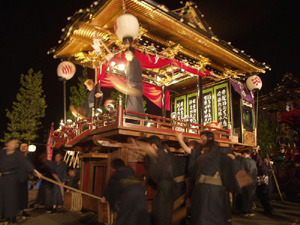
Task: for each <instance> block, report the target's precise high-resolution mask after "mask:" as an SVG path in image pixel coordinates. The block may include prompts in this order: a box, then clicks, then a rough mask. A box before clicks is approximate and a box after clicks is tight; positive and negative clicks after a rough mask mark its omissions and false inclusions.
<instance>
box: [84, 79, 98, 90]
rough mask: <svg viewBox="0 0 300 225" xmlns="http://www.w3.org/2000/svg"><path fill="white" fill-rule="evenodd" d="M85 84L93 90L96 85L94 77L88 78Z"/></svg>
mask: <svg viewBox="0 0 300 225" xmlns="http://www.w3.org/2000/svg"><path fill="white" fill-rule="evenodd" d="M84 85H85V86H86V88H87V89H88V90H89V91H91V90H93V88H94V86H95V83H94V81H93V80H92V79H87V80H86V81H85V82H84Z"/></svg>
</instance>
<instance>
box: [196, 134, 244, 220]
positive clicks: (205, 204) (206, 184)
mask: <svg viewBox="0 0 300 225" xmlns="http://www.w3.org/2000/svg"><path fill="white" fill-rule="evenodd" d="M200 139H201V145H202V151H203V154H202V155H200V156H199V157H198V158H197V159H196V161H195V164H194V168H193V171H192V174H191V183H192V185H193V188H192V189H193V192H192V197H191V224H192V225H225V224H226V225H227V224H230V218H229V214H228V207H229V205H228V194H227V193H226V189H228V190H230V189H231V190H230V191H236V190H237V191H238V190H239V185H238V182H237V180H236V179H235V170H234V166H233V165H232V164H233V161H234V160H233V159H232V157H228V152H226V151H222V150H221V149H220V147H219V146H217V145H216V144H215V142H214V134H213V133H212V132H210V131H202V132H201V136H200Z"/></svg>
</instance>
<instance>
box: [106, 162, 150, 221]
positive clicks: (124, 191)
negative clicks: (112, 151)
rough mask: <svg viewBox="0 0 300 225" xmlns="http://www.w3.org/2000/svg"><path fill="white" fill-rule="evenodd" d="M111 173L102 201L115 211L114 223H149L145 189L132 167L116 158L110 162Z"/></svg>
mask: <svg viewBox="0 0 300 225" xmlns="http://www.w3.org/2000/svg"><path fill="white" fill-rule="evenodd" d="M111 166H112V170H113V175H112V176H111V178H110V180H109V182H108V184H107V189H106V190H105V192H104V197H103V200H102V202H105V201H108V202H109V205H110V207H111V209H112V210H113V211H114V212H116V213H117V219H116V223H115V224H116V225H123V224H130V225H140V224H143V225H150V217H149V215H148V212H147V203H146V197H145V191H144V188H143V186H142V184H141V182H140V181H139V180H138V179H137V178H136V176H135V173H134V171H133V169H132V168H131V167H129V166H125V163H124V162H123V161H122V160H121V159H119V158H117V159H114V160H113V161H112V163H111Z"/></svg>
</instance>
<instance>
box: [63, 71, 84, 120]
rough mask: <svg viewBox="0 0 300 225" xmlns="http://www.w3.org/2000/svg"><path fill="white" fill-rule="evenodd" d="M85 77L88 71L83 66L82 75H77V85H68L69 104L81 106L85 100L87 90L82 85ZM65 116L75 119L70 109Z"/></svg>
mask: <svg viewBox="0 0 300 225" xmlns="http://www.w3.org/2000/svg"><path fill="white" fill-rule="evenodd" d="M86 79H88V71H87V68H86V67H85V68H83V70H82V76H78V83H77V86H72V87H70V97H69V100H70V105H72V106H74V107H75V108H77V107H81V106H82V105H83V104H84V103H85V102H86V100H87V97H88V93H89V92H88V90H87V88H86V86H85V85H84V82H85V81H86ZM67 118H73V119H75V118H74V116H73V115H72V113H71V112H70V110H69V111H68V113H67Z"/></svg>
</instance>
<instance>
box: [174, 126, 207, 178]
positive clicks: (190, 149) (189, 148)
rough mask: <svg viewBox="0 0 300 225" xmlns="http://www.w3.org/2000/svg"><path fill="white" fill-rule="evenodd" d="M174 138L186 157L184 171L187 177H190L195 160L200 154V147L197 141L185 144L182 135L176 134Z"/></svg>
mask: <svg viewBox="0 0 300 225" xmlns="http://www.w3.org/2000/svg"><path fill="white" fill-rule="evenodd" d="M176 137H177V140H178V142H179V144H180V146H181V147H182V149H183V151H184V152H185V153H186V154H187V155H188V157H187V165H186V167H187V168H186V170H187V175H188V176H190V174H191V172H192V169H193V167H194V164H195V161H196V159H197V158H198V156H200V155H201V154H202V152H201V151H202V150H201V145H200V143H199V142H197V141H190V142H188V143H187V144H186V143H185V142H184V139H183V135H182V133H179V132H176Z"/></svg>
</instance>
